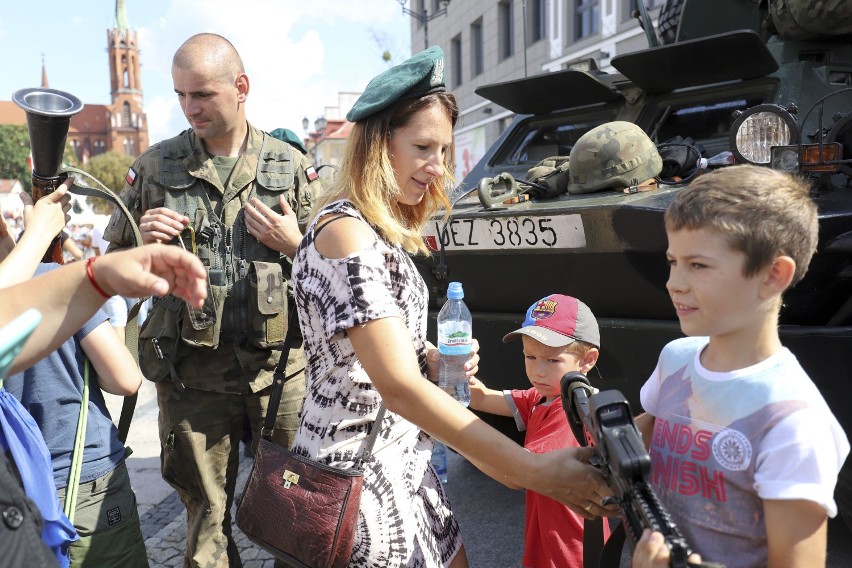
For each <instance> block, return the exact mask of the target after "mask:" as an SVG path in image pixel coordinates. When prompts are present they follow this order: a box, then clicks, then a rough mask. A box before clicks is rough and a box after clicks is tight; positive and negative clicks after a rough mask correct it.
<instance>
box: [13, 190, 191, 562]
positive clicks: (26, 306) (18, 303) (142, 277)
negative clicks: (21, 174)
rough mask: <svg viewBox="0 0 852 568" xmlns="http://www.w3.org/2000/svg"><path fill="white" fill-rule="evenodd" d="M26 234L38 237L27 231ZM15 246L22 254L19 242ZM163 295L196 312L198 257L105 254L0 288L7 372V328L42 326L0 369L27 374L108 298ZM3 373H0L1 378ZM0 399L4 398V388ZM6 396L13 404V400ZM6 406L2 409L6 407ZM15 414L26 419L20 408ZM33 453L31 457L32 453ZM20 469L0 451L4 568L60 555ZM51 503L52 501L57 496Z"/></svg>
mask: <svg viewBox="0 0 852 568" xmlns="http://www.w3.org/2000/svg"><path fill="white" fill-rule="evenodd" d="M65 190H67V187H66V188H65ZM65 190H60V192H64V191H65ZM59 197H60V198H61V197H62V195H61V194H60V196H59ZM41 201H43V200H39V202H41ZM57 203H58V202H57ZM38 209H39V207H38V206H37V207H36V210H38ZM59 209H60V213H61V214H62V215H63V217H64V215H65V214H67V210H66V211H65V213H62V212H61V209H62V206H61V205H60V207H59ZM60 218H62V217H60ZM64 221H67V219H64ZM60 226H61V225H60ZM58 230H59V229H58V228H57V231H56V232H58ZM56 232H53V231H51V232H47V231H45V232H44V233H43V236H44V235H46V237H44V238H46V240H45V241H44V242H42V243H40V244H41V250H42V251H43V250H44V249H46V248H47V246H48V244H49V242H50V240H52V237H51V236H50V235H53V234H56ZM32 234H33V235H38V234H39V233H37V232H35V231H33V232H32ZM18 244H19V247H21V250H23V247H22V245H23V244H24V239H23V237H22V239H21V242H19V243H18ZM14 250H19V249H18V248H16V249H14ZM13 252H14V251H13ZM40 257H41V253H37V256H36V257H35V258H36V259H38V258H40ZM9 262H13V256H12V255H10V256H9V258H7V259H6V260H5V261H3V262H2V263H0V269H2V268H3V267H4V266H7V263H9ZM169 292H171V293H172V294H175V295H176V296H178V297H180V298H183V299H184V300H186V301H187V303H188V304H189V305H191V306H193V307H196V308H200V307H201V306H202V305H203V303H204V299H205V298H206V297H207V287H206V273H205V270H204V267H203V265H202V264H201V262H200V261H199V260H198V259H197V258H195V257H193V256H192V255H190V254H188V253H186V252H185V251H181V250H179V249H176V248H174V247H166V246H163V245H147V246H144V247H140V248H137V249H134V250H131V251H126V252H122V253H119V254H115V255H110V258H104V259H99V260H98V261H97V263H89V264H86V263H81V262H77V263H73V264H70V265H67V266H62V267H61V268H58V269H57V270H53V271H50V272H48V273H46V274H43V275H40V276H38V277H36V278H33V279H32V280H29V281H27V282H23V283H19V284H15V285H12V286H9V287H7V288H2V289H0V341H2V342H3V345H4V349H3V352H2V353H0V361H2V363H3V365H4V367H5V366H6V365H8V364H9V361H8V359H7V357H8V356H14V354H15V352H16V349H15V348H16V347H17V345H15V344H14V343H12V342H10V340H11V339H12V338H13V337H15V335H16V330H15V329H10V328H9V327H7V326H8V324H10V323H13V320H14V319H15V318H17V317H18V316H20V315H22V314H23V313H24V312H25V311H27V310H31V309H37V310H38V312H39V313H40V314H41V321H40V323H39V324H38V326H37V327H36V329H35V331H33V332H32V334H31V335H30V338H29V340H28V341H26V342H25V343H24V344H23V346H22V347H21V348H20V350H19V351H17V356H15V357H14V360H13V361H12V362H11V365H10V366H9V367H8V369H6V370H7V371H8V372H18V371H21V370H23V369H26V368H28V367H30V366H32V365H33V364H34V363H35V362H36V361H38V360H39V359H41V358H42V357H44V356H46V355H48V354H49V353H51V352H52V351H54V350H55V349H57V348H58V347H59V346H60V345H61V344H62V343H64V342H65V340H67V339H68V338H69V337H70V336H71V335H72V334H73V333H74V332H75V331H76V330H77V329H79V328H80V327H81V326H82V325H83V324H84V323H85V322H86V321H87V320H88V319H90V318H91V317H92V316H93V315H94V314H95V313H96V311H97V309H98V308H99V307H100V306H101V305H102V304H103V302H104V300H105V299H106V298H107V297H108V296H111V295H115V294H124V295H127V296H136V297H139V296H149V295H155V296H163V295H165V294H167V293H169ZM4 374H6V373H4V372H3V370H0V376H2V375H4ZM0 394H2V395H4V397H8V395H7V393H5V392H3V391H2V390H0ZM8 399H9V400H14V399H13V398H11V397H8ZM8 408H9V407H8V406H7V405H4V409H8ZM12 410H14V409H12ZM21 412H23V413H24V415H25V414H26V411H25V410H21ZM22 416H23V415H22ZM10 419H11V416H10V415H6V417H5V419H4V420H5V423H8V420H10ZM30 420H31V419H30ZM33 428H35V426H34V425H33ZM16 436H17V433H15V432H11V431H10V432H7V431H5V429H4V431H3V438H4V439H5V440H7V441H8V440H9V439H10V437H13V438H14V437H16ZM39 440H40V438H39ZM42 442H43V441H42ZM35 450H36V453H37V450H38V449H37V448H35ZM45 451H46V450H45ZM19 466H20V467H23V466H24V464H18V463H16V462H15V461H14V459H12V458H11V457H10V456H9V455H7V454H6V453H5V452H0V471H2V472H3V475H0V507H2V510H3V511H4V522H3V523H0V557H2V558H3V562H4V565H5V566H10V567H18V566H20V567H25V566H26V567H29V566H55V565H57V562H58V558H57V556H55V555H54V552H53V551H52V550H51V548H49V547H48V544H47V543H46V542H45V540H43V539H42V530H43V528H45V530H46V525H45V521H44V520H43V516H42V510H41V509H40V505H42V504H44V502H43V500H42V499H41V496H38V495H32V496H29V495H27V494H26V493H25V491H24V480H23V479H22V478H21V476H20V474H19ZM53 499H54V501H55V500H56V495H55V493H54V495H53ZM54 508H55V507H54ZM46 512H47V513H53V512H54V511H52V510H46ZM60 514H61V512H60ZM65 522H67V519H65ZM72 530H73V529H72ZM53 536H54V537H56V536H57V535H56V534H53Z"/></svg>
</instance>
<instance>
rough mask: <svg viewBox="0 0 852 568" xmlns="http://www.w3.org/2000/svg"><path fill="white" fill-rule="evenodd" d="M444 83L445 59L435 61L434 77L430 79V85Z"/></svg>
mask: <svg viewBox="0 0 852 568" xmlns="http://www.w3.org/2000/svg"><path fill="white" fill-rule="evenodd" d="M443 84H444V59H443V58H441V59H438V60H437V61H435V66H434V67H432V78H431V79H429V85H430V86H432V87H437V86H439V85H443Z"/></svg>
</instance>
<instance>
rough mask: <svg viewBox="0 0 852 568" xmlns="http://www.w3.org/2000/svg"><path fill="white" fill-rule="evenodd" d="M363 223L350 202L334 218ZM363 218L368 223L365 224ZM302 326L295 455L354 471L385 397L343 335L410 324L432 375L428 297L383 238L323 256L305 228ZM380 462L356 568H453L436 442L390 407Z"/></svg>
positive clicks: (377, 453)
mask: <svg viewBox="0 0 852 568" xmlns="http://www.w3.org/2000/svg"><path fill="white" fill-rule="evenodd" d="M340 213H343V214H346V215H349V216H352V217H355V218H357V219H360V220H361V221H364V218H363V217H362V216H361V214H360V213H359V212H358V211H357V210H356V209H355V207H354V206H353V205H352V203H350V202H348V201H337V202H335V203H332V204H330V205H328V206H327V207H326V208H325V209H324V210H323V212H322V213H320V215H317V219H319V218H322V216H323V215H327V214H340ZM365 222H366V221H365ZM293 282H294V287H295V293H296V303H297V306H298V310H299V322H300V324H301V327H302V332H303V335H304V337H305V355H306V357H307V360H308V367H307V370H306V381H307V393H306V395H305V402H304V406H303V407H302V414H301V424H300V426H299V430H298V432H297V433H296V440H295V442H294V451H295V452H297V453H299V454H302V455H305V456H308V457H311V458H313V459H316V460H318V461H321V462H324V463H327V464H331V465H336V466H340V467H350V466H351V465H352V464H353V463H354V461H355V459H356V457H357V456H358V455H360V454H361V452H362V447H363V444H364V441H365V438H366V437H367V435H368V434H369V432H370V427H371V425H372V424H373V422H374V421H375V418H376V414H377V412H378V409H379V405H380V403H381V396H380V395H379V393H378V391H377V390H376V389H375V387H374V386H373V384H372V382H371V381H370V377H368V376H367V373H366V372H365V371H364V369H363V367H362V366H361V363H360V362H359V361H358V358H357V357H356V356H355V351H354V350H353V348H352V344H351V342H350V341H349V338H348V336H347V333H346V331H347V330H348V329H349V328H351V327H354V326H356V325H362V324H364V323H366V322H368V321H371V320H374V319H380V318H385V317H399V318H402V320H403V321H404V322H405V324H406V325H407V327H408V329H409V331H410V333H411V340H412V342H413V343H414V348H415V350H416V352H417V354H418V358H419V361H420V368H421V370H422V371H423V373H424V378H423V380H424V381H425V380H428V379H426V378H425V369H426V356H425V341H426V317H427V301H428V291H427V289H426V284H425V283H424V282H423V278H422V277H421V276H420V274H419V273H418V272H417V269H416V268H415V267H414V263H413V262H412V261H411V258H410V257H409V256H408V254H406V253H405V251H403V250H402V249H401V248H398V247H392V246H390V245H388V244H387V243H386V242H385V241H383V240H382V239H381V238H377V239H376V241H375V243H374V244H373V246H372V247H370V248H367V249H363V250H360V251H357V252H355V253H353V254H351V255H349V256H346V257H344V258H340V259H330V258H325V257H324V256H322V255H321V254H319V253H318V252H317V250H316V247H315V246H314V225H311V227H310V228H309V229H308V231H307V233H306V235H305V238H304V239H303V241H302V243H301V245H300V246H299V250H298V251H297V253H296V258H295V260H294V261H293ZM381 427H382V431H381V433H380V434H379V436H378V439H377V440H376V445H375V447H374V450H373V452H374V457H373V460H371V461H370V462H369V463H366V464H364V490H363V494H362V497H361V512H360V515H359V519H358V529H357V535H356V538H355V546H354V550H353V553H352V558H351V561H350V564H349V565H350V566H364V567H367V566H370V567H377V568H378V567H381V568H385V567H389V566H408V567H429V568H431V567H439V566H446V565H447V564H448V563H449V562H450V560H452V558H453V556H454V555H455V554H456V552H457V551H458V550H459V548H460V547H461V544H462V541H461V535H460V534H459V526H458V523H457V522H456V519H455V517H454V516H453V514H452V511H451V510H450V505H449V501H448V500H447V496H446V494H445V493H444V490H443V487H441V483H440V481H439V480H438V478H437V476H436V475H435V472H434V470H433V469H432V467H431V466H430V463H429V462H430V456H431V452H432V440H431V438H430V437H429V436H428V435H427V434H425V433H423V432H421V431H420V429H419V428H418V427H417V426H415V425H414V424H412V423H411V422H409V421H407V420H405V419H403V418H402V417H400V416H399V415H397V414H394V413H392V412H390V411H387V412H386V414H385V418H384V420H383V422H382V426H381Z"/></svg>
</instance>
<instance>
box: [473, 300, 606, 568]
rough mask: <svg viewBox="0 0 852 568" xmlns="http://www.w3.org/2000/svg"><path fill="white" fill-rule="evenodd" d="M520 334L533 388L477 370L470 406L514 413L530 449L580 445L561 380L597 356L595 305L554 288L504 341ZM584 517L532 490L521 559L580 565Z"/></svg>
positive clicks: (534, 565) (549, 565)
mask: <svg viewBox="0 0 852 568" xmlns="http://www.w3.org/2000/svg"><path fill="white" fill-rule="evenodd" d="M518 337H520V338H521V340H522V341H523V355H524V364H525V367H526V372H527V379H528V380H529V381H530V384H531V385H532V388H529V389H526V390H520V389H518V390H507V391H496V390H493V389H489V388H488V387H486V386H485V384H484V383H483V382H482V381H481V380H479V379H477V378H475V377H474V378H471V379H470V380H469V382H470V407H471V408H473V409H474V410H480V411H483V412H487V413H489V414H497V415H500V416H513V417H514V419H515V423H516V425H517V427H518V430H520V431H526V434H525V436H524V448H526V449H527V450H529V451H531V452H535V453H544V452H548V451H550V450H555V449H559V448H570V447H579V446H580V444H579V443H578V442H577V440H576V439H575V438H574V434H573V433H572V432H571V428H570V427H569V425H568V419H567V417H566V416H565V411H564V410H563V408H562V398H561V380H562V376H563V375H565V373H567V372H569V371H579V372H581V373H583V374H584V375H588V374H589V371H591V370H592V369H593V368H594V366H595V364H596V363H597V361H598V356H599V354H600V347H601V339H600V331H599V329H598V322H597V320H596V319H595V316H594V314H593V313H592V310H591V309H589V307H588V306H587V305H586V304H584V303H583V302H581V301H580V300H578V299H576V298H573V297H571V296H565V295H563V294H550V295H549V296H546V297H544V298H542V299H541V300H538V301H537V302H535V303H533V305H531V306H530V307H529V309H528V310H527V313H526V318H525V319H524V323H523V325H522V326H521V327H520V329H517V330H515V331H513V332H511V333H509V334H507V335H506V336H505V337H504V338H503V341H504V342H509V341H512V340H514V339H517V338H518ZM583 521H584V519H583V518H582V517H581V516H579V515H577V514H575V513H574V512H572V511H571V509H569V508H568V507H566V506H565V505H563V504H561V503H559V502H557V501H554V500H553V499H551V498H550V497H546V496H544V495H540V494H539V493H536V492H535V491H527V492H526V515H525V526H524V558H523V566H524V567H525V568H563V567H574V568H582V567H583ZM605 529H607V530H606V532H608V529H609V525H606V526H605Z"/></svg>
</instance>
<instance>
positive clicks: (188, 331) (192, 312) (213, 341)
mask: <svg viewBox="0 0 852 568" xmlns="http://www.w3.org/2000/svg"><path fill="white" fill-rule="evenodd" d="M207 282H208V284H207V298H206V299H205V300H204V305H203V306H201V309H199V310H196V309H195V308H193V307H191V306H190V305H188V304H184V305H185V306H186V316H185V317H184V318H183V329H182V331H181V337H182V338H183V340H184V342H186V343H187V344H189V345H192V346H194V347H216V346H218V345H219V330H220V329H221V327H222V321H221V317H218V315H220V314H221V313H222V308H223V307H224V305H225V297H226V296H227V295H228V287H227V286H213V285H212V284H210V280H209V278H208V280H207Z"/></svg>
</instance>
